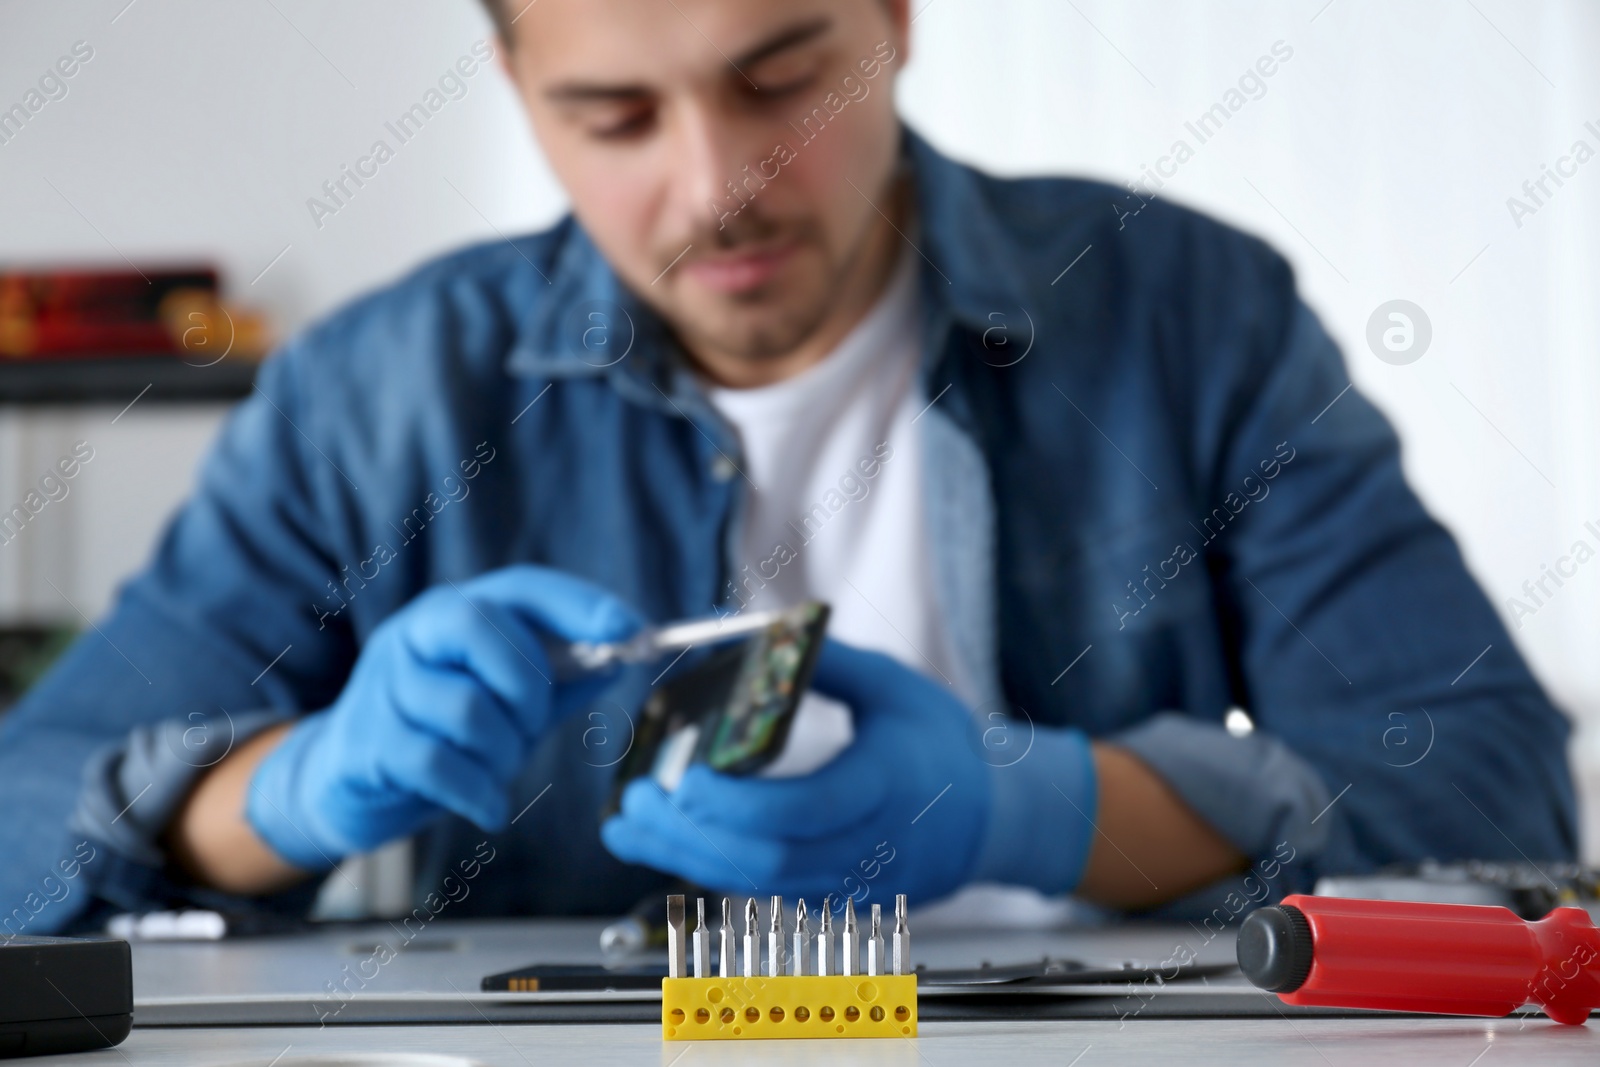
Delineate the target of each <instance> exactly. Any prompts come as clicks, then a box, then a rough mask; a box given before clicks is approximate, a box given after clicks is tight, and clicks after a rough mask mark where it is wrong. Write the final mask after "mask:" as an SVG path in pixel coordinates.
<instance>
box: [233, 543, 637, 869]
mask: <svg viewBox="0 0 1600 1067" xmlns="http://www.w3.org/2000/svg"><path fill="white" fill-rule="evenodd" d="M641 625H642V620H641V619H640V618H639V617H638V615H637V614H635V612H634V611H633V609H632V608H630V607H628V606H627V605H626V604H624V603H623V602H622V601H620V600H618V599H617V598H616V597H614V596H612V595H611V594H610V593H608V592H606V591H605V590H603V589H601V588H599V587H598V586H595V585H592V584H590V583H589V582H586V581H584V580H582V579H579V578H576V577H573V576H572V575H569V574H563V573H562V572H560V571H555V570H550V569H548V568H544V567H534V566H513V567H506V568H504V569H501V570H497V571H493V572H491V573H489V574H485V575H482V576H480V577H478V578H475V579H473V580H472V581H470V582H463V583H461V584H460V585H459V587H456V586H450V585H445V586H439V587H436V588H434V589H431V590H429V591H428V592H426V593H423V594H422V595H420V596H418V597H417V598H416V599H415V600H413V601H412V602H411V603H409V604H407V605H406V606H405V607H404V608H402V609H401V610H399V611H397V612H395V613H394V615H392V616H391V617H390V618H388V619H386V620H385V621H384V622H383V624H382V625H380V626H379V627H378V628H377V629H376V630H374V631H373V633H372V637H371V639H370V640H369V641H368V642H367V644H366V646H365V647H364V648H363V649H362V650H361V655H360V658H359V659H358V660H357V661H356V665H355V669H354V670H353V671H352V672H351V674H350V679H349V681H348V682H347V683H346V684H345V687H344V691H343V692H342V693H341V694H340V695H339V699H338V700H337V701H335V702H334V704H333V705H332V706H331V707H329V708H327V709H326V710H324V711H321V712H317V713H315V714H312V715H307V716H305V717H304V718H302V719H301V720H300V721H299V722H298V723H297V724H296V725H295V726H294V728H293V729H291V730H290V731H289V733H288V734H287V736H286V737H285V738H284V740H283V742H282V743H281V744H280V745H279V746H278V747H277V748H276V749H274V750H273V751H272V752H271V753H270V754H269V755H268V756H267V757H266V759H265V760H263V761H262V763H261V766H260V767H259V768H257V770H256V773H255V775H254V778H253V779H252V781H251V784H250V790H249V795H248V798H247V800H246V803H245V816H246V818H247V819H248V820H249V822H250V825H251V826H252V827H253V828H254V829H255V831H256V833H257V834H259V835H260V836H261V838H262V840H263V841H265V842H266V843H267V844H268V845H269V846H271V848H272V849H273V850H274V851H275V852H277V853H278V854H279V855H280V856H282V857H283V858H284V859H285V860H287V861H288V862H290V863H292V864H294V865H295V866H297V867H303V868H306V869H308V870H326V869H327V868H329V867H331V866H332V865H333V864H334V863H335V862H336V861H337V860H338V859H340V858H341V857H343V856H346V855H348V854H350V853H354V852H362V851H366V850H368V849H371V848H375V847H377V846H378V845H381V844H383V843H385V842H387V841H391V840H393V839H395V838H397V837H402V836H404V835H406V834H410V833H413V832H415V831H416V830H418V829H420V828H421V827H422V826H423V825H424V824H425V823H427V822H429V821H431V820H432V819H433V818H435V817H436V816H438V815H439V814H441V813H442V812H445V811H449V812H454V813H455V814H457V815H460V816H461V817H462V818H465V819H469V820H471V821H472V822H474V823H476V824H477V825H478V826H480V827H482V828H484V829H485V830H496V829H500V828H502V827H504V825H505V823H506V819H507V816H508V814H509V812H508V808H509V804H510V801H509V800H508V798H507V792H508V790H509V788H510V786H511V784H512V782H513V781H514V780H515V779H516V777H517V774H518V772H519V771H520V770H521V769H522V766H523V764H524V762H525V761H526V760H527V757H528V755H529V753H530V752H531V751H532V750H533V748H534V746H535V745H537V744H538V743H539V741H540V740H541V739H542V738H543V737H544V736H545V734H546V732H547V731H548V730H549V729H550V728H551V726H552V724H554V723H555V722H556V721H557V720H559V719H560V718H561V717H562V716H563V715H566V714H567V713H569V712H571V711H573V710H576V709H577V708H580V707H582V706H583V705H585V704H586V703H588V702H589V701H590V700H593V699H594V698H595V697H596V696H598V695H599V693H600V692H601V690H603V689H604V688H605V686H606V685H607V684H608V683H609V682H610V681H611V680H612V679H613V676H614V673H606V672H600V673H597V674H595V675H591V676H588V677H584V678H581V679H579V680H577V681H574V682H564V681H562V682H558V681H556V680H555V672H554V671H553V670H552V669H551V667H550V663H549V660H548V658H547V656H546V654H545V651H544V647H543V645H542V643H541V640H540V637H541V635H542V634H553V635H555V636H556V637H558V638H561V639H565V640H568V641H577V640H582V641H613V640H619V639H622V638H625V637H628V636H630V635H631V634H633V633H634V632H635V631H636V630H637V629H638V628H639V627H640V626H641Z"/></svg>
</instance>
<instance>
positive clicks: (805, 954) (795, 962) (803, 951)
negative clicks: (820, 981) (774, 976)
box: [789, 899, 811, 978]
mask: <svg viewBox="0 0 1600 1067" xmlns="http://www.w3.org/2000/svg"><path fill="white" fill-rule="evenodd" d="M810 969H811V924H810V923H809V922H807V921H806V902H805V900H804V899H802V900H801V901H800V904H799V905H798V906H797V907H796V908H795V909H794V951H793V952H791V953H789V973H790V974H792V975H794V976H795V977H796V978H798V977H800V976H801V975H803V974H805V973H806V972H807V971H808V970H810Z"/></svg>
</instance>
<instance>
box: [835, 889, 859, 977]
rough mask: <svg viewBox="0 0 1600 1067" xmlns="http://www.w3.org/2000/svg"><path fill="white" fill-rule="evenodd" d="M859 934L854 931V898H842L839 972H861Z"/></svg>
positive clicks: (845, 973)
mask: <svg viewBox="0 0 1600 1067" xmlns="http://www.w3.org/2000/svg"><path fill="white" fill-rule="evenodd" d="M860 937H861V935H860V934H859V933H857V932H856V898H855V897H845V898H844V937H842V938H841V939H840V942H841V951H840V957H841V959H840V968H841V969H840V971H839V973H840V974H844V975H856V974H860V973H861V940H860Z"/></svg>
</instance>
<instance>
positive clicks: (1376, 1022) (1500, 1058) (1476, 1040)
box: [19, 1018, 1600, 1067]
mask: <svg viewBox="0 0 1600 1067" xmlns="http://www.w3.org/2000/svg"><path fill="white" fill-rule="evenodd" d="M385 1054H387V1055H385ZM419 1054H420V1055H428V1054H432V1055H437V1056H443V1057H448V1058H446V1059H443V1060H441V1061H437V1067H467V1065H469V1064H481V1065H484V1067H544V1065H557V1064H583V1065H585V1067H608V1065H611V1064H629V1065H650V1067H679V1065H681V1067H707V1065H713V1064H719V1065H734V1064H738V1065H740V1067H747V1065H752V1064H757V1065H763V1064H773V1065H784V1067H800V1065H809V1064H816V1065H817V1067H824V1065H827V1067H849V1065H853V1064H863V1065H865V1064H871V1065H888V1067H965V1065H968V1064H1004V1065H1005V1067H1032V1065H1035V1064H1038V1065H1049V1067H1098V1065H1100V1064H1145V1063H1149V1064H1162V1065H1165V1067H1207V1065H1211V1064H1217V1065H1228V1067H1248V1065H1253V1064H1270V1065H1272V1067H1285V1065H1289V1064H1310V1065H1326V1067H1345V1065H1347V1064H1351V1065H1353V1064H1383V1065H1385V1067H1426V1065H1440V1067H1504V1065H1507V1064H1540V1065H1550V1067H1557V1065H1560V1064H1569V1063H1570V1064H1586V1065H1590V1067H1592V1065H1593V1064H1595V1063H1597V1062H1600V1032H1596V1031H1595V1030H1594V1028H1592V1027H1588V1026H1584V1027H1564V1026H1560V1025H1559V1024H1556V1023H1551V1022H1548V1021H1546V1020H1543V1019H1528V1020H1518V1019H1500V1020H1485V1021H1478V1020H1469V1019H1415V1018H1397V1019H1297V1020H1295V1021H1294V1022H1293V1023H1292V1024H1289V1023H1286V1022H1285V1021H1284V1020H1281V1019H1173V1020H1134V1021H1130V1022H1128V1023H1127V1024H1125V1025H1123V1026H1121V1027H1120V1028H1119V1024H1118V1023H1117V1022H1115V1021H1106V1022H1099V1021H1094V1022H1063V1023H924V1024H923V1026H922V1027H921V1036H919V1037H917V1038H916V1039H915V1040H911V1039H905V1040H894V1039H878V1040H861V1041H740V1042H734V1041H702V1042H683V1043H666V1042H663V1041H662V1040H661V1036H660V1030H659V1028H658V1027H654V1026H638V1025H612V1026H566V1025H556V1026H548V1025H545V1026H509V1025H508V1026H499V1027H491V1026H423V1027H393V1026H378V1027H328V1028H326V1029H322V1030H318V1029H316V1028H314V1027H312V1028H305V1029H299V1028H290V1027H255V1028H248V1029H229V1030H188V1029H175V1030H135V1031H134V1032H133V1034H132V1035H131V1036H130V1037H129V1038H128V1040H127V1041H125V1042H124V1043H123V1044H122V1045H121V1046H120V1047H119V1048H117V1049H113V1050H106V1051H101V1052H94V1053H84V1054H80V1055H74V1056H57V1057H51V1058H49V1059H48V1060H40V1061H38V1062H39V1063H40V1064H41V1067H57V1065H61V1067H68V1065H77V1064H101V1065H105V1064H127V1065H128V1067H157V1065H160V1067H202V1065H203V1067H224V1065H227V1067H233V1065H241V1067H242V1065H249V1067H268V1065H269V1064H271V1065H273V1067H309V1065H310V1064H313V1063H314V1064H316V1065H317V1067H325V1065H328V1067H331V1065H334V1064H351V1065H352V1067H355V1065H360V1067H380V1065H393V1067H436V1064H435V1063H434V1062H430V1061H429V1060H421V1061H418V1060H411V1061H407V1060H405V1059H403V1058H400V1057H401V1056H404V1055H410V1056H417V1055H419ZM280 1057H281V1058H280ZM369 1057H370V1058H369ZM1075 1057H1076V1058H1075ZM275 1059H276V1061H277V1062H276V1064H273V1061H274V1060H275ZM19 1062H22V1061H19Z"/></svg>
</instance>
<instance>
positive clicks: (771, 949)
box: [767, 897, 783, 978]
mask: <svg viewBox="0 0 1600 1067" xmlns="http://www.w3.org/2000/svg"><path fill="white" fill-rule="evenodd" d="M782 973H783V898H782V897H773V898H772V922H771V923H770V924H769V926H768V928H767V977H768V978H776V977H778V976H779V975H781V974H782Z"/></svg>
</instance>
